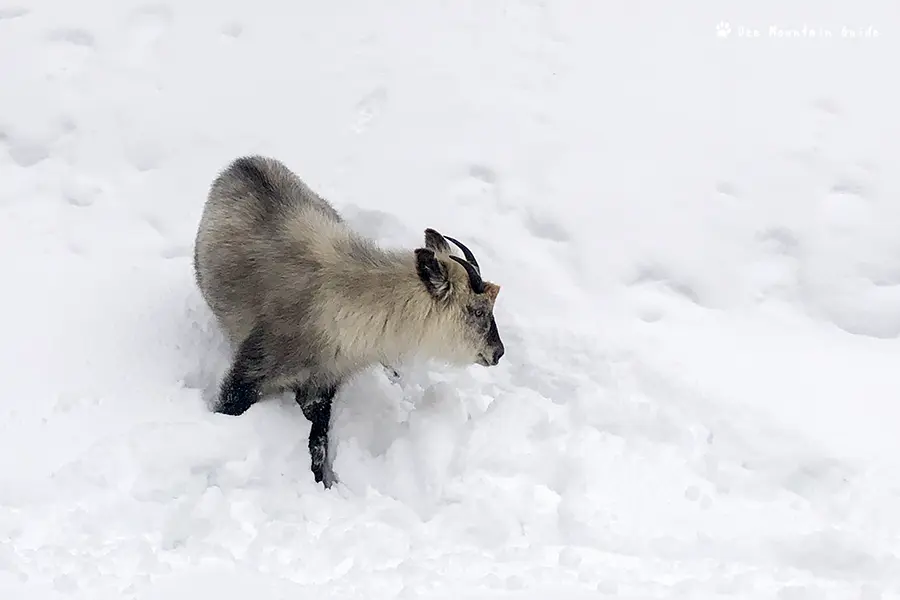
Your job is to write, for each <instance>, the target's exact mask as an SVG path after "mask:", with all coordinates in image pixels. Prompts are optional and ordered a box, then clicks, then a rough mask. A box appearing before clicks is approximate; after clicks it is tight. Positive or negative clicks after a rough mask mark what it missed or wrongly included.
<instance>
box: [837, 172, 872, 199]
mask: <svg viewBox="0 0 900 600" xmlns="http://www.w3.org/2000/svg"><path fill="white" fill-rule="evenodd" d="M830 191H831V193H832V194H844V195H852V196H858V197H860V198H866V197H868V195H869V188H868V186H867V185H866V184H865V183H863V182H862V181H860V180H858V179H854V178H851V177H846V178H842V179H839V180H838V181H837V182H835V183H834V185H832V186H831V190H830Z"/></svg>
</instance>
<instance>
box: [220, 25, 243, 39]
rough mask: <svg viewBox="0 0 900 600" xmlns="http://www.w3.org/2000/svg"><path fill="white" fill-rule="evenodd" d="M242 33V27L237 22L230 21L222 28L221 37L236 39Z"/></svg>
mask: <svg viewBox="0 0 900 600" xmlns="http://www.w3.org/2000/svg"><path fill="white" fill-rule="evenodd" d="M243 33H244V26H243V25H242V24H241V23H239V22H238V21H232V22H231V23H227V24H225V26H224V27H222V35H224V36H226V37H229V38H238V37H240V36H241V34H243Z"/></svg>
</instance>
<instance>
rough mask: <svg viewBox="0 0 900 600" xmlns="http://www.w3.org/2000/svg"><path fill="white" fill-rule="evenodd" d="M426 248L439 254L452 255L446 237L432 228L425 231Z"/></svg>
mask: <svg viewBox="0 0 900 600" xmlns="http://www.w3.org/2000/svg"><path fill="white" fill-rule="evenodd" d="M425 247H426V248H428V249H429V250H432V251H434V252H436V253H439V254H450V244H449V243H447V240H446V239H444V236H442V235H441V234H440V233H438V232H437V231H435V230H434V229H431V228H430V227H429V228H428V229H426V230H425Z"/></svg>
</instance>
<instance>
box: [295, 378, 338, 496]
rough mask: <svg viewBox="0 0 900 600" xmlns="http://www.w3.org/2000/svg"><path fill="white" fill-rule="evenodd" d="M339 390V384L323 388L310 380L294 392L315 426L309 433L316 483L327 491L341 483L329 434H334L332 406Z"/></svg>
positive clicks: (310, 454) (311, 467)
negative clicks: (331, 453)
mask: <svg viewBox="0 0 900 600" xmlns="http://www.w3.org/2000/svg"><path fill="white" fill-rule="evenodd" d="M338 387H339V385H338V384H327V385H320V384H317V383H315V381H313V380H310V381H308V382H306V383H304V384H302V385H300V386H298V387H296V388H295V391H294V394H295V396H294V397H295V398H296V400H297V404H299V405H300V408H301V409H303V414H304V416H305V417H306V418H307V419H309V421H310V423H312V426H311V427H310V430H309V457H310V469H311V470H312V472H313V476H314V477H315V479H316V483H322V484H323V485H324V486H325V487H326V488H330V487H331V486H332V484H334V483H335V482H336V481H337V476H336V475H335V473H334V469H333V468H332V465H331V459H330V458H329V456H328V434H329V432H330V431H331V405H332V403H333V401H334V396H335V394H337V390H338Z"/></svg>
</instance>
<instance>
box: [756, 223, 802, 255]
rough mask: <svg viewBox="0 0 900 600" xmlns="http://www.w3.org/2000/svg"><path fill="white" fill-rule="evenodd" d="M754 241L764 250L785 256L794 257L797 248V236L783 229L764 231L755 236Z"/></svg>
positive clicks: (776, 228)
mask: <svg viewBox="0 0 900 600" xmlns="http://www.w3.org/2000/svg"><path fill="white" fill-rule="evenodd" d="M756 240H757V241H758V242H759V243H760V244H762V245H763V246H764V247H765V248H766V249H768V250H770V251H772V252H774V253H776V254H784V255H787V256H793V255H795V254H796V252H797V247H798V246H799V241H798V240H797V236H796V235H794V233H793V232H792V231H790V230H789V229H785V228H783V227H773V228H771V229H766V230H764V231H762V232H760V233H758V234H757V235H756Z"/></svg>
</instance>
